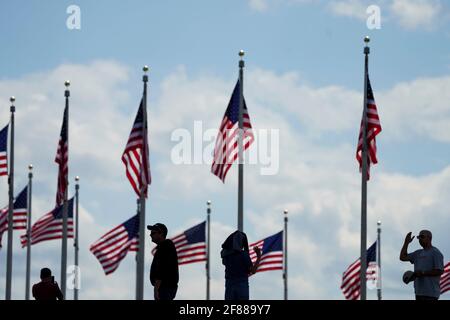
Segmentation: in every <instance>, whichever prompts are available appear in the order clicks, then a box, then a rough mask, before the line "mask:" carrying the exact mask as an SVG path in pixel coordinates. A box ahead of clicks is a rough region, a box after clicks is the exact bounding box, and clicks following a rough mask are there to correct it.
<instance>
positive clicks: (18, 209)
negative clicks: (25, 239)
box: [0, 186, 28, 248]
mask: <svg viewBox="0 0 450 320" xmlns="http://www.w3.org/2000/svg"><path fill="white" fill-rule="evenodd" d="M27 207H28V186H27V187H25V188H24V189H23V190H22V191H21V192H20V193H19V195H18V196H17V197H16V198H15V200H14V205H13V229H15V230H21V229H26V228H27V212H28V209H27ZM7 230H8V206H6V207H4V208H3V209H1V210H0V248H1V246H2V236H3V233H4V232H5V231H7Z"/></svg>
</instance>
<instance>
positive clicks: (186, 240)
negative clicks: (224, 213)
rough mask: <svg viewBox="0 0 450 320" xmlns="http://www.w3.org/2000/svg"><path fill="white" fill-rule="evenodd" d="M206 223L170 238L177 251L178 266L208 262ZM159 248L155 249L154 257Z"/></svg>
mask: <svg viewBox="0 0 450 320" xmlns="http://www.w3.org/2000/svg"><path fill="white" fill-rule="evenodd" d="M205 239H206V221H203V222H202V223H199V224H197V225H195V226H193V227H192V228H189V229H187V230H186V231H184V232H183V233H181V234H179V235H177V236H175V237H173V238H170V240H172V242H173V244H174V245H175V249H176V250H177V256H178V264H179V265H183V264H188V263H194V262H202V261H206V241H205ZM156 249H157V247H155V248H153V250H152V254H153V255H154V254H155V252H156Z"/></svg>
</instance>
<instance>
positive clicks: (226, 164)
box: [211, 80, 255, 183]
mask: <svg viewBox="0 0 450 320" xmlns="http://www.w3.org/2000/svg"><path fill="white" fill-rule="evenodd" d="M254 139H255V138H254V136H253V132H252V125H251V123H250V116H249V114H248V110H247V106H246V104H245V100H244V106H243V142H242V143H243V150H244V151H245V150H247V148H248V147H249V146H250V145H251V144H252V142H253V141H254ZM238 156H239V80H238V82H237V83H236V86H235V88H234V91H233V94H232V96H231V99H230V102H229V103H228V107H227V110H226V111H225V115H224V117H223V120H222V123H221V124H220V128H219V133H218V134H217V138H216V145H215V147H214V156H213V163H212V166H211V172H212V173H213V174H214V175H216V176H217V177H218V178H219V179H220V180H222V182H224V183H225V177H226V175H227V173H228V170H229V169H230V168H231V165H232V164H233V162H234V161H235V160H236V159H237V158H238Z"/></svg>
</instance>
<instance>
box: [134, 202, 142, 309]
mask: <svg viewBox="0 0 450 320" xmlns="http://www.w3.org/2000/svg"><path fill="white" fill-rule="evenodd" d="M136 204H137V205H136V214H137V215H138V216H139V209H140V207H141V199H140V198H139V199H136ZM138 255H139V250H138V251H137V252H136V257H135V259H136V300H137V299H138V288H139V285H138V283H139V277H138V274H139V272H138V271H139V268H138V266H139V264H138Z"/></svg>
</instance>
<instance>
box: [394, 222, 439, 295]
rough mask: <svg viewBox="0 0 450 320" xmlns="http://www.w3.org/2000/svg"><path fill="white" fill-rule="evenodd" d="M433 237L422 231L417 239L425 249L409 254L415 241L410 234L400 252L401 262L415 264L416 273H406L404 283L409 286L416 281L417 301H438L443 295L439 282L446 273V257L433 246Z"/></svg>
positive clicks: (426, 231)
mask: <svg viewBox="0 0 450 320" xmlns="http://www.w3.org/2000/svg"><path fill="white" fill-rule="evenodd" d="M432 237H433V236H432V234H431V231H428V230H422V231H420V232H419V235H418V236H417V239H419V244H420V246H421V247H422V248H423V249H419V250H416V251H414V252H412V253H408V245H409V244H410V243H411V242H412V241H413V240H414V236H411V232H409V233H408V234H407V235H406V237H405V242H404V244H403V247H402V250H401V251H400V260H401V261H409V262H411V263H412V264H414V272H412V271H409V272H408V271H407V272H405V274H404V275H403V282H405V283H406V284H408V283H409V282H411V281H414V291H415V294H416V300H438V299H439V296H440V295H441V289H440V286H439V280H440V278H441V275H442V273H443V272H444V257H443V255H442V253H441V252H440V251H439V249H437V248H436V247H433V246H432V244H431V239H432Z"/></svg>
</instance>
